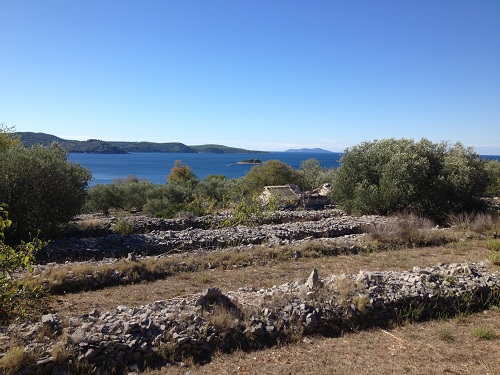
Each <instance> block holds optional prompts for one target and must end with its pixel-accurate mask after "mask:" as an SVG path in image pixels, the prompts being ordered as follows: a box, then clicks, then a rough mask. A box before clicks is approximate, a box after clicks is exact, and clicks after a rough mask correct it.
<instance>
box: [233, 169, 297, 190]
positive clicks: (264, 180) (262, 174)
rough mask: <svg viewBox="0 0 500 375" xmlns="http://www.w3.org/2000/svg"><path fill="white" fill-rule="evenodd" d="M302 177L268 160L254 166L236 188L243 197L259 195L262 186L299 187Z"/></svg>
mask: <svg viewBox="0 0 500 375" xmlns="http://www.w3.org/2000/svg"><path fill="white" fill-rule="evenodd" d="M301 181H302V176H301V175H300V173H299V172H298V171H296V170H295V169H293V168H292V167H291V166H289V165H288V164H286V163H283V162H282V161H279V160H268V161H266V162H264V163H262V165H255V166H253V167H252V169H250V171H249V172H248V173H247V174H246V175H245V177H243V178H242V179H241V183H240V184H239V186H238V188H239V189H240V190H241V192H242V193H243V194H245V195H249V196H252V195H255V194H259V193H260V192H261V191H262V189H263V188H264V186H274V185H287V184H294V185H297V186H300V185H301Z"/></svg>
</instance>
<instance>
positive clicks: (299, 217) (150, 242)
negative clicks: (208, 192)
mask: <svg viewBox="0 0 500 375" xmlns="http://www.w3.org/2000/svg"><path fill="white" fill-rule="evenodd" d="M279 215H282V216H280V218H279V219H278V216H277V218H276V219H275V221H283V223H280V224H263V225H259V226H255V227H252V226H243V225H240V226H234V227H225V228H217V227H215V229H203V228H200V227H196V226H193V227H188V228H187V229H180V230H174V229H168V230H167V229H165V225H166V226H167V227H169V226H171V227H175V228H179V227H184V226H185V225H186V222H185V221H183V220H178V221H176V223H177V224H175V225H174V224H172V223H173V221H167V220H162V219H158V220H156V221H155V220H153V219H148V220H147V221H145V222H143V221H140V223H142V224H140V225H139V226H141V225H146V229H145V228H142V227H141V228H142V229H141V230H143V231H147V233H138V234H132V235H127V236H121V235H118V234H114V233H113V234H108V235H106V236H101V237H85V238H78V237H72V238H62V239H58V240H54V241H52V242H51V243H50V244H49V245H48V246H46V247H45V248H44V249H42V250H41V251H40V252H38V254H37V261H38V262H39V263H47V262H59V263H62V262H66V261H85V260H99V259H103V258H123V257H126V256H127V255H128V254H129V253H132V252H133V253H135V254H138V255H143V256H150V255H155V254H163V253H168V252H183V251H192V250H200V249H203V250H213V249H220V248H227V247H234V246H240V245H242V246H246V245H258V244H264V243H265V244H271V245H273V244H287V243H292V242H294V241H299V240H303V239H306V238H309V239H310V238H334V237H339V236H344V235H348V234H358V233H362V232H363V227H364V226H365V225H367V224H373V223H375V222H383V221H387V220H388V219H387V218H385V217H382V216H373V215H370V216H361V217H352V216H346V215H345V214H343V213H342V212H341V211H339V210H326V211H298V212H294V213H293V214H292V213H291V212H289V213H280V214H279ZM192 220H195V221H196V220H198V221H201V220H205V221H207V220H209V219H208V218H204V219H202V218H197V219H192ZM179 222H180V223H179ZM148 223H155V224H154V225H153V224H151V225H149V224H148ZM162 223H163V224H162ZM166 223H169V224H168V225H167V224H166ZM164 224H165V225H164ZM200 226H201V225H200ZM135 227H136V224H135V223H134V228H135ZM153 228H161V229H153Z"/></svg>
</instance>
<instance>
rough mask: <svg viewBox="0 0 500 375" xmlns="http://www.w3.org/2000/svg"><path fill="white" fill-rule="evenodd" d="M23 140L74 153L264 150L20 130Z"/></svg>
mask: <svg viewBox="0 0 500 375" xmlns="http://www.w3.org/2000/svg"><path fill="white" fill-rule="evenodd" d="M16 135H18V136H19V137H20V138H21V142H22V143H23V144H24V146H25V147H30V146H33V145H36V144H40V145H43V146H50V145H51V144H52V143H54V142H56V143H58V144H59V145H60V146H61V147H63V148H65V149H66V150H68V151H69V152H73V153H88V154H126V153H129V152H179V153H212V154H249V153H252V154H260V153H264V152H263V151H253V150H245V149H242V148H235V147H228V146H222V145H199V146H186V145H185V144H183V143H179V142H169V143H155V142H116V141H101V140H98V139H89V140H87V141H75V140H68V139H62V138H59V137H56V136H54V135H51V134H45V133H33V132H18V133H16Z"/></svg>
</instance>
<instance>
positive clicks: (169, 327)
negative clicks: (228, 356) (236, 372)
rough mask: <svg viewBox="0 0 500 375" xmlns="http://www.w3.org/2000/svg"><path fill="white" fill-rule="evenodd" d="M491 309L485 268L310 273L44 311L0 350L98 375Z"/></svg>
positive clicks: (12, 332)
mask: <svg viewBox="0 0 500 375" xmlns="http://www.w3.org/2000/svg"><path fill="white" fill-rule="evenodd" d="M322 276H323V277H322ZM499 303H500V275H499V274H498V273H494V272H491V271H489V267H488V263H478V264H439V265H437V266H435V267H428V268H419V267H414V268H413V269H412V270H408V271H405V272H393V271H360V272H359V274H356V275H345V274H344V275H320V274H319V273H318V271H317V270H313V271H312V272H311V275H310V276H309V278H307V279H304V280H296V281H293V282H290V283H286V284H283V285H277V286H274V287H272V288H267V289H255V288H252V287H248V288H241V289H239V290H236V291H225V292H223V291H221V290H220V289H218V288H212V289H208V290H206V291H205V292H204V293H201V294H197V295H193V296H189V297H185V298H176V299H172V300H167V301H156V302H154V303H151V304H148V305H145V306H139V307H127V306H118V307H117V308H115V309H113V310H110V311H106V312H100V311H97V310H93V311H90V312H89V313H88V314H85V315H82V316H80V317H72V318H69V319H68V318H65V319H63V318H62V317H59V316H58V315H55V314H48V315H45V316H44V317H43V318H42V320H41V321H40V322H38V323H31V324H28V323H27V324H21V325H11V326H9V327H1V328H0V353H6V352H7V351H8V349H9V345H12V342H13V340H12V338H16V340H18V342H19V343H21V344H23V345H24V346H25V351H28V352H30V351H31V352H33V353H35V352H36V353H42V354H39V355H38V366H39V367H40V368H44V369H45V370H51V371H52V370H54V368H57V369H58V370H59V371H63V373H64V370H65V368H67V365H60V364H59V365H58V364H57V363H56V362H57V361H56V359H55V358H54V357H53V353H54V348H55V347H57V346H58V345H59V346H61V345H62V346H64V347H65V349H66V351H67V353H68V355H69V358H68V361H69V360H71V361H79V362H85V361H86V362H89V363H92V364H94V365H95V366H97V368H98V369H100V370H101V372H104V371H105V369H106V368H110V367H113V366H115V367H116V366H117V365H123V366H125V370H129V371H130V370H135V369H138V368H140V367H141V366H143V365H144V364H145V363H154V362H155V361H158V360H160V359H161V360H162V361H163V363H165V361H171V362H174V361H180V360H181V359H182V358H183V357H185V356H192V357H194V358H196V359H198V360H200V361H205V360H209V359H210V357H211V355H212V353H213V352H214V351H215V350H222V351H230V350H234V349H236V348H244V349H245V348H246V349H252V348H257V347H261V346H266V345H273V344H274V343H276V342H277V341H278V340H279V341H286V340H293V339H294V338H297V337H299V336H301V335H308V334H314V333H320V334H326V335H339V334H341V333H343V332H346V331H350V330H354V329H359V328H363V327H368V326H384V325H386V324H387V323H388V322H392V321H397V320H421V319H427V318H432V317H436V316H451V315H454V314H456V313H458V312H463V311H473V310H476V309H481V308H485V307H487V306H489V305H492V304H493V305H495V304H496V306H498V304H499ZM47 329H50V331H51V332H54V333H53V334H52V335H51V336H50V337H47V336H45V338H43V339H42V337H43V335H41V334H40V332H42V331H43V330H45V331H46V330H47ZM9 338H10V339H9ZM0 356H1V354H0ZM67 363H69V362H67ZM65 366H66V367H65Z"/></svg>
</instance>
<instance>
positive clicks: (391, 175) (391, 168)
mask: <svg viewBox="0 0 500 375" xmlns="http://www.w3.org/2000/svg"><path fill="white" fill-rule="evenodd" d="M486 183H487V175H486V172H485V169H484V162H483V161H482V160H481V159H480V158H479V155H477V154H476V153H475V152H474V151H473V150H472V149H471V148H464V147H463V146H462V145H461V144H460V143H456V144H455V145H453V146H449V145H448V144H447V143H444V142H441V143H437V144H436V143H432V142H430V141H429V140H427V139H422V140H420V141H419V142H414V141H413V140H410V139H394V138H391V139H383V140H376V141H373V142H363V143H361V144H360V145H356V146H354V147H352V148H348V149H347V150H345V152H344V154H343V156H342V158H341V160H340V166H339V168H338V170H337V173H336V175H335V178H334V180H333V192H332V197H333V199H334V200H335V201H336V202H337V203H338V204H339V205H340V206H341V207H342V208H343V209H345V210H346V211H348V212H352V213H356V214H388V213H392V212H398V211H402V210H411V211H414V212H417V213H419V214H422V215H426V216H430V217H434V218H436V219H442V218H444V216H445V215H446V214H448V213H449V212H451V211H461V210H474V209H478V208H479V205H480V198H481V195H482V194H483V192H484V190H485V188H486Z"/></svg>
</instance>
